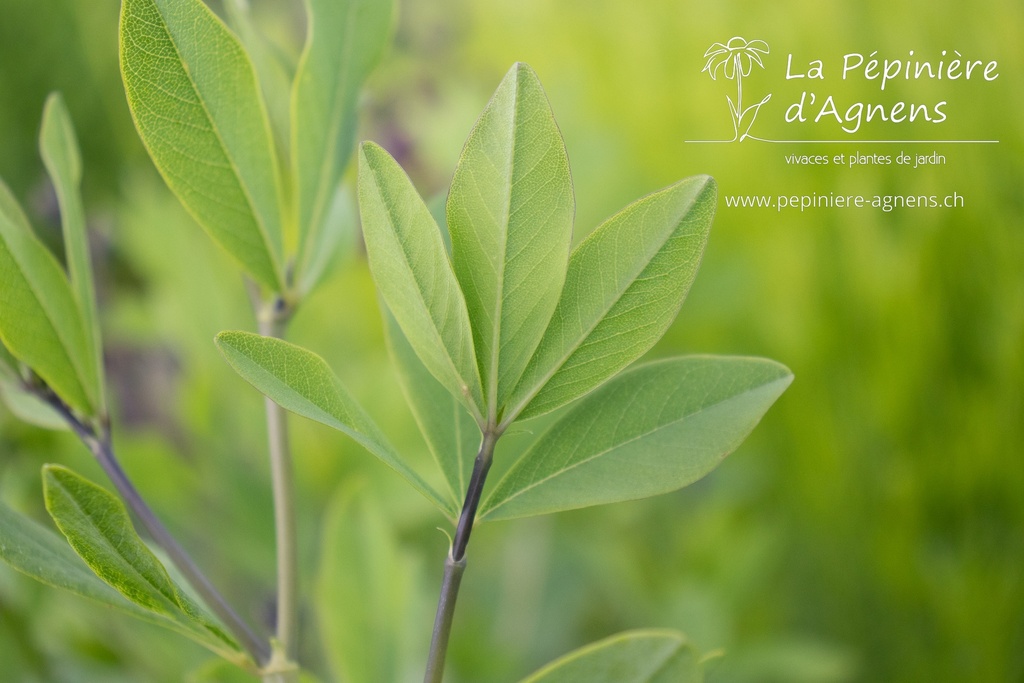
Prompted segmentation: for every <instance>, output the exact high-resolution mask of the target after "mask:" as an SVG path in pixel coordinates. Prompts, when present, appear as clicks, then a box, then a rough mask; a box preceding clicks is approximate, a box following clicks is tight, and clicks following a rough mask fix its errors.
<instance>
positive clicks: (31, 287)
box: [0, 216, 92, 406]
mask: <svg viewBox="0 0 1024 683" xmlns="http://www.w3.org/2000/svg"><path fill="white" fill-rule="evenodd" d="M0 220H5V221H7V223H8V224H9V225H10V226H11V227H12V228H13V229H15V230H17V229H19V226H18V225H15V223H14V221H12V220H11V219H10V217H8V216H4V217H0ZM20 228H22V229H23V228H28V229H29V230H31V227H30V226H28V225H22V226H20ZM0 239H3V241H4V248H5V249H6V250H7V253H8V254H10V255H11V260H12V261H14V262H15V264H17V265H18V270H19V271H20V275H21V279H22V280H23V281H24V282H25V284H26V285H27V286H28V291H29V292H30V293H31V294H32V298H33V299H35V302H36V304H37V305H38V306H39V308H40V309H42V311H43V313H44V314H45V317H44V320H45V321H46V324H47V325H48V326H49V328H50V330H51V331H52V332H53V334H54V337H56V338H57V339H58V340H59V341H60V352H61V355H63V356H64V358H65V359H66V360H67V362H68V365H69V366H70V367H71V369H72V370H73V371H74V379H75V384H77V385H78V389H79V391H80V392H81V394H82V397H83V398H85V402H86V405H87V406H88V405H90V404H91V403H92V398H91V397H90V396H89V391H88V390H87V389H86V388H85V384H84V381H83V380H84V377H83V376H82V375H83V371H82V368H81V367H80V364H79V363H77V362H75V359H74V358H73V357H72V356H71V355H70V354H69V353H68V349H69V348H72V347H73V345H72V344H69V342H68V340H67V339H65V338H64V334H63V333H62V332H61V328H60V327H59V326H58V325H56V324H55V322H54V320H55V316H54V314H53V313H51V311H50V309H49V307H48V306H46V304H45V303H44V299H43V298H42V297H40V295H39V291H37V289H36V285H35V282H34V281H33V280H32V278H29V277H28V275H27V271H26V270H25V267H24V265H23V264H22V263H21V262H20V261H19V259H17V258H16V257H15V255H14V251H13V250H12V249H11V248H10V246H9V245H10V240H8V239H4V237H3V235H2V234H0ZM26 239H27V240H28V241H31V240H32V239H34V235H27V236H26ZM38 246H40V247H42V248H43V249H46V247H45V246H43V245H42V244H38ZM43 258H44V259H53V263H51V264H49V265H55V266H56V267H57V270H58V271H60V270H61V269H60V264H59V263H56V258H55V257H53V255H52V254H50V253H49V252H48V251H47V253H44V254H43ZM58 274H60V273H58ZM68 293H71V290H70V285H69V286H68ZM72 301H74V299H73V298H72ZM80 315H81V314H80V313H79V316H80ZM79 320H81V317H79ZM71 324H74V320H72V321H71Z"/></svg>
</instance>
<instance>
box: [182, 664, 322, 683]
mask: <svg viewBox="0 0 1024 683" xmlns="http://www.w3.org/2000/svg"><path fill="white" fill-rule="evenodd" d="M254 680H255V677H254V676H253V675H252V674H250V673H247V672H245V671H242V670H241V669H239V668H238V667H237V666H234V665H232V664H230V663H228V662H225V661H224V660H220V659H214V660H211V661H209V662H207V663H206V664H205V665H204V666H202V667H200V668H199V669H198V670H197V671H194V672H192V673H191V674H190V675H189V676H188V678H186V679H185V683H253V681H254ZM298 683H320V679H318V678H317V677H316V676H314V675H313V674H311V673H308V672H306V671H300V672H299V678H298Z"/></svg>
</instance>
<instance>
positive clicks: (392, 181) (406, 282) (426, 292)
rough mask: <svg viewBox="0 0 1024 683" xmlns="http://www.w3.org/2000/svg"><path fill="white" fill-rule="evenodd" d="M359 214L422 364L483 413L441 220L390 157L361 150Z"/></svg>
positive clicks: (375, 267) (374, 149) (379, 278)
mask: <svg viewBox="0 0 1024 683" xmlns="http://www.w3.org/2000/svg"><path fill="white" fill-rule="evenodd" d="M359 211H360V216H361V218H362V223H363V235H364V237H365V240H366V253H367V256H368V258H369V261H370V271H371V272H372V273H373V279H374V282H375V283H376V284H377V289H378V290H379V291H380V293H381V296H382V297H383V298H384V301H385V302H386V303H387V305H388V308H389V309H391V313H392V314H393V315H394V317H395V320H396V321H397V322H398V324H399V326H400V327H401V328H402V331H403V332H404V333H405V336H406V338H407V339H408V340H409V343H410V344H411V345H412V347H413V348H414V349H415V350H416V353H417V355H418V356H419V357H420V359H422V361H423V364H424V365H425V366H426V367H427V369H429V370H430V372H431V373H432V374H433V375H434V377H436V378H437V379H438V381H439V382H441V384H443V385H444V386H445V387H447V389H448V391H450V392H452V394H453V395H455V396H457V397H459V399H460V400H461V401H463V403H465V404H466V405H467V406H468V407H469V408H470V409H471V410H472V411H475V412H476V413H477V414H478V415H479V414H482V413H483V412H484V404H483V401H482V397H481V390H480V375H479V374H478V372H477V366H476V359H475V357H474V354H473V332H472V330H471V329H470V325H469V315H468V313H467V312H466V302H465V300H464V299H463V297H462V291H461V290H460V288H459V282H458V280H456V279H455V273H454V272H452V266H451V262H450V261H449V260H448V254H447V252H446V251H445V248H444V242H443V241H442V239H441V231H440V230H439V229H438V227H437V223H435V222H434V219H433V217H431V215H430V211H429V210H428V209H427V206H426V204H424V203H423V200H422V199H421V198H420V195H419V193H417V192H416V189H415V188H414V187H413V185H412V181H411V180H409V176H407V175H406V174H405V171H403V170H402V167H401V166H399V165H398V162H396V161H395V160H394V159H392V158H391V155H390V154H388V153H387V152H386V151H384V150H383V149H382V148H381V147H378V146H377V145H374V144H373V143H363V145H362V146H361V147H360V148H359Z"/></svg>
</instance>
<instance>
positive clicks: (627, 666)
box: [520, 629, 703, 683]
mask: <svg viewBox="0 0 1024 683" xmlns="http://www.w3.org/2000/svg"><path fill="white" fill-rule="evenodd" d="M702 680H703V674H702V673H701V667H700V663H699V661H698V656H697V653H696V651H695V650H694V649H693V648H692V647H691V646H690V645H689V643H688V642H687V640H686V637H685V636H684V635H683V634H681V633H677V632H675V631H665V630H653V629H652V630H643V631H627V632H625V633H620V634H618V635H615V636H612V637H610V638H606V639H605V640H601V641H598V642H596V643H593V644H591V645H587V646H586V647H583V648H580V649H579V650H576V651H574V652H571V653H569V654H568V655H566V656H565V657H562V658H561V659H558V660H556V661H554V662H552V663H551V664H548V665H547V666H545V667H544V668H543V669H541V670H540V671H538V672H537V673H535V674H533V675H532V676H529V677H528V678H525V679H523V680H522V681H521V682H520V683H700V682H701V681H702Z"/></svg>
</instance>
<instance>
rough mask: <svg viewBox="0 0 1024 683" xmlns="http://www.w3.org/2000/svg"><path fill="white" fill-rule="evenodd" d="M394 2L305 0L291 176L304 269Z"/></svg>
mask: <svg viewBox="0 0 1024 683" xmlns="http://www.w3.org/2000/svg"><path fill="white" fill-rule="evenodd" d="M393 4H394V3H393V1H392V0H306V9H307V14H308V17H309V18H308V22H307V35H306V47H305V50H304V51H303V54H302V57H301V59H300V60H299V68H298V71H297V72H296V74H295V81H294V83H293V84H292V99H291V118H292V140H291V147H292V175H293V176H294V179H295V203H296V206H297V209H298V223H299V231H300V238H299V240H300V241H299V244H300V246H299V256H298V263H299V273H300V276H301V273H302V272H303V271H304V270H305V269H306V267H307V263H306V261H307V259H309V258H312V257H314V256H315V252H313V251H312V248H311V247H312V245H313V244H314V243H315V241H316V239H317V233H319V232H320V231H322V230H324V229H330V226H329V225H328V224H327V219H328V218H329V217H330V213H329V210H330V206H331V202H332V200H333V199H334V194H335V192H336V191H337V188H338V183H339V181H340V180H341V175H342V173H343V172H344V170H345V167H346V166H347V165H348V162H349V158H350V157H351V156H352V150H353V149H354V147H355V135H356V122H357V111H356V104H357V103H358V100H359V91H360V88H361V87H362V85H363V81H364V80H365V79H366V77H367V76H368V75H369V73H370V71H371V70H372V69H373V67H374V65H375V64H376V63H377V61H378V60H379V59H380V55H381V53H382V52H383V51H384V46H385V44H386V43H387V41H388V36H389V35H390V32H391V14H392V10H393Z"/></svg>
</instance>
